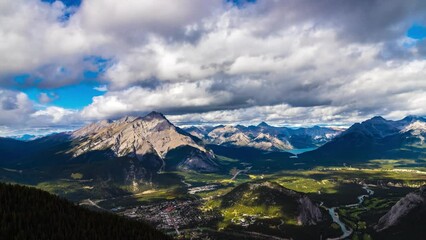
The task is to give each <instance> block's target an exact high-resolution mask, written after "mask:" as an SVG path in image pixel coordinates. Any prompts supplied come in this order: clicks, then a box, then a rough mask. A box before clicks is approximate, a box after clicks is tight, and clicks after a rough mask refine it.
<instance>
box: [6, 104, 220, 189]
mask: <svg viewBox="0 0 426 240" xmlns="http://www.w3.org/2000/svg"><path fill="white" fill-rule="evenodd" d="M172 152H174V153H172ZM175 152H181V153H182V154H175ZM0 156H1V158H0V170H1V168H7V169H11V171H15V170H16V171H21V170H24V171H23V172H24V173H25V174H21V175H18V174H15V178H12V179H10V178H6V179H4V180H6V181H9V180H11V181H13V180H15V179H19V180H20V181H21V180H22V179H23V180H22V181H24V182H23V183H31V184H37V183H38V182H40V181H50V180H54V179H68V178H70V176H71V174H73V173H80V174H81V175H83V176H84V179H91V180H96V181H98V182H100V183H102V182H103V181H109V182H110V183H114V184H118V185H125V186H132V188H133V189H134V190H135V191H136V190H137V189H138V187H137V186H138V185H139V184H146V183H147V182H151V181H152V178H153V177H155V175H157V173H158V172H161V171H163V170H164V169H166V168H167V169H168V170H182V171H198V172H213V171H218V170H219V169H220V166H219V165H218V164H217V163H216V160H215V155H214V154H213V152H211V151H210V150H207V149H206V148H205V147H204V145H203V143H202V142H201V140H199V139H198V138H196V137H194V136H192V135H190V134H188V133H187V132H185V131H184V130H182V129H180V128H178V127H176V126H174V125H173V124H172V123H170V122H169V121H168V120H167V119H166V118H165V117H164V116H163V115H162V114H161V113H157V112H152V113H150V114H148V115H146V116H144V117H124V118H121V119H118V120H116V121H109V120H104V121H100V122H97V123H93V124H90V125H87V126H85V127H83V128H81V129H78V130H76V131H73V132H66V133H59V134H53V135H49V136H45V137H42V138H38V139H36V140H33V141H25V142H24V141H18V140H14V139H7V138H0ZM9 172H10V171H9ZM31 174H33V175H34V176H32V175H31ZM9 175H10V174H8V176H9ZM2 177H4V176H0V179H1V178H2ZM22 181H21V182H22ZM26 181H30V182H26ZM114 184H109V185H110V186H111V187H112V186H113V185H114Z"/></svg>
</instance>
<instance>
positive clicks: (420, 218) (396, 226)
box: [375, 186, 426, 239]
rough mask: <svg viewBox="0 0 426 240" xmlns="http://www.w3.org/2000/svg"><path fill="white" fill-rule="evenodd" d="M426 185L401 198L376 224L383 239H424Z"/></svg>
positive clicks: (376, 228) (425, 234)
mask: <svg viewBox="0 0 426 240" xmlns="http://www.w3.org/2000/svg"><path fill="white" fill-rule="evenodd" d="M424 226H426V186H423V187H421V188H420V189H419V190H418V191H416V192H412V193H409V194H407V196H405V197H403V198H402V199H401V200H399V201H398V202H397V203H396V204H395V205H394V206H393V207H392V208H391V209H390V210H389V212H387V213H386V214H385V215H384V216H382V217H381V218H380V219H379V222H378V223H377V225H376V226H375V230H376V231H377V232H378V236H380V238H383V239H402V238H406V239H424V237H425V236H426V229H425V228H424Z"/></svg>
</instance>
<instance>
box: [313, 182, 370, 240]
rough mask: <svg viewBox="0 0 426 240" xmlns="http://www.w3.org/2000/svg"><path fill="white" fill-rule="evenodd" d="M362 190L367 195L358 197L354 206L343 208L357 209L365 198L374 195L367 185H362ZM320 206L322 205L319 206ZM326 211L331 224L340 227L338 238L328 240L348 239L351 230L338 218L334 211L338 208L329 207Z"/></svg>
mask: <svg viewBox="0 0 426 240" xmlns="http://www.w3.org/2000/svg"><path fill="white" fill-rule="evenodd" d="M362 189H364V190H365V191H366V192H367V194H363V195H360V196H358V202H357V203H354V204H348V205H344V207H358V206H359V205H361V204H362V203H363V202H364V200H365V198H366V197H369V196H371V195H373V194H374V191H373V190H371V189H370V188H368V186H367V185H364V186H363V187H362ZM321 205H322V204H321ZM326 209H327V210H328V213H329V214H330V216H331V218H332V219H333V222H335V223H337V224H338V225H339V226H340V229H341V230H342V233H343V234H342V235H341V236H340V237H337V238H328V240H340V239H345V238H347V237H349V236H350V235H351V234H352V232H353V230H352V228H350V227H348V226H346V224H344V223H343V222H342V221H341V220H340V218H339V214H338V213H337V212H336V209H338V207H331V208H326Z"/></svg>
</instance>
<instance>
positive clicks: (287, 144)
mask: <svg viewBox="0 0 426 240" xmlns="http://www.w3.org/2000/svg"><path fill="white" fill-rule="evenodd" d="M185 130H186V131H187V132H189V133H190V134H192V135H193V136H196V137H198V138H200V139H202V140H203V141H204V142H206V143H208V144H216V145H223V146H240V147H253V148H257V149H261V150H268V151H285V150H290V149H294V148H297V149H300V148H311V147H318V146H321V145H322V144H324V143H326V142H328V141H329V140H331V139H332V138H333V137H335V136H336V135H338V134H339V133H340V130H338V129H332V128H326V127H319V126H314V127H311V128H298V129H293V128H287V127H274V126H270V125H268V124H267V123H265V122H262V123H260V124H259V125H257V126H248V127H246V126H242V125H237V126H230V125H226V126H224V125H220V126H216V127H205V126H202V127H189V128H185Z"/></svg>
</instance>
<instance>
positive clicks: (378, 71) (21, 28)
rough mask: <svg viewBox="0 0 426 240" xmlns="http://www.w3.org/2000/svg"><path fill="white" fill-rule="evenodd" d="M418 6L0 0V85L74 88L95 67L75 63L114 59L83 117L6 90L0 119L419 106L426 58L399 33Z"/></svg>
mask: <svg viewBox="0 0 426 240" xmlns="http://www.w3.org/2000/svg"><path fill="white" fill-rule="evenodd" d="M419 3H420V1H417V0H411V1H404V2H401V1H397V0H390V1H386V2H385V3H381V2H380V3H376V4H370V3H365V4H358V3H353V2H350V1H339V0H332V1H325V2H323V1H308V0H298V1H293V0H283V1H265V0H259V1H257V3H256V4H249V5H247V6H246V7H244V8H241V9H238V8H235V7H231V4H229V3H226V2H225V1H215V0H209V1H204V0H203V1H201V0H200V1H192V0H179V1H178V0H173V1H167V0H159V1H150V0H129V1H126V3H122V2H120V1H114V0H91V1H82V4H81V6H80V7H79V9H77V11H76V12H75V14H74V15H72V16H71V18H70V19H69V21H60V20H59V19H60V18H61V17H62V16H63V14H64V13H65V12H66V11H68V10H67V9H66V8H65V6H64V5H63V4H62V3H60V2H59V1H57V2H55V3H54V4H48V3H44V2H41V1H39V0H15V1H8V0H0V39H1V42H2V44H0V86H2V87H3V88H8V87H9V86H11V85H16V83H15V81H14V80H13V76H14V75H16V74H22V73H30V75H33V77H34V78H32V79H30V80H28V81H27V82H25V83H23V84H22V85H24V86H25V87H27V86H33V87H34V86H36V87H41V88H49V89H50V88H55V87H59V86H63V85H68V84H78V83H79V82H80V81H81V79H82V73H83V71H84V70H85V69H86V68H93V66H92V65H93V64H92V63H88V62H87V61H85V60H84V59H87V57H88V56H100V57H102V58H107V59H111V62H110V63H109V64H108V66H107V68H106V69H105V72H104V74H103V75H102V76H101V77H100V79H102V81H101V80H99V87H95V88H94V89H95V90H97V91H106V94H105V95H104V96H99V97H95V98H94V99H93V102H92V103H91V104H90V105H88V106H86V107H85V108H84V109H83V110H81V112H80V111H76V110H70V109H64V108H60V107H57V106H51V107H46V106H39V107H38V108H37V109H35V108H34V106H33V103H32V102H31V101H30V100H28V97H27V96H26V95H25V94H24V93H20V92H19V91H7V90H3V92H0V100H1V101H2V102H3V108H2V109H0V111H1V113H2V116H0V125H2V124H3V125H11V124H18V123H14V122H13V119H15V118H17V116H29V120H22V118H21V119H20V120H19V121H18V122H19V124H27V125H28V124H33V125H40V124H41V122H42V120H43V121H44V120H45V121H47V122H46V124H53V125H55V124H56V125H57V124H62V123H63V124H67V123H71V122H79V121H80V122H81V121H83V119H99V118H108V117H116V116H118V115H124V114H131V113H144V112H147V111H151V110H158V111H165V112H166V113H168V114H171V118H172V119H175V120H176V121H180V122H185V121H186V122H188V121H189V120H188V119H192V121H195V122H205V121H210V122H221V121H223V122H232V121H239V122H244V121H248V122H250V121H258V120H271V121H276V122H280V121H286V122H292V123H296V122H305V121H306V120H305V119H311V120H309V121H307V123H309V122H320V121H324V122H331V121H339V122H347V121H352V120H357V119H361V118H365V117H369V116H371V115H376V114H383V115H386V116H389V117H392V118H396V117H401V116H402V115H404V114H420V115H424V114H426V111H425V110H424V109H423V108H422V107H421V106H423V105H424V103H425V98H424V95H425V94H424V93H425V92H424V91H423V89H425V88H426V86H425V83H424V82H425V81H424V78H425V77H426V76H425V71H424V68H425V64H426V60H425V59H424V56H422V52H421V51H420V50H419V46H417V44H419V43H417V42H413V41H412V40H409V39H407V37H406V36H405V32H406V30H407V28H408V27H409V26H410V24H412V22H413V21H414V20H416V21H420V22H422V21H424V11H425V5H424V4H419ZM385 4H386V5H385ZM367 10H368V11H367ZM407 44H408V45H410V46H409V47H407ZM91 64H92V65H91ZM40 79H41V80H40ZM18 85H19V84H18ZM0 91H2V90H0ZM51 100H52V96H49V95H47V94H45V93H42V94H41V95H40V98H39V102H40V103H42V104H46V103H48V102H51ZM261 118H263V119H261ZM345 118H346V120H344V119H345Z"/></svg>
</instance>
